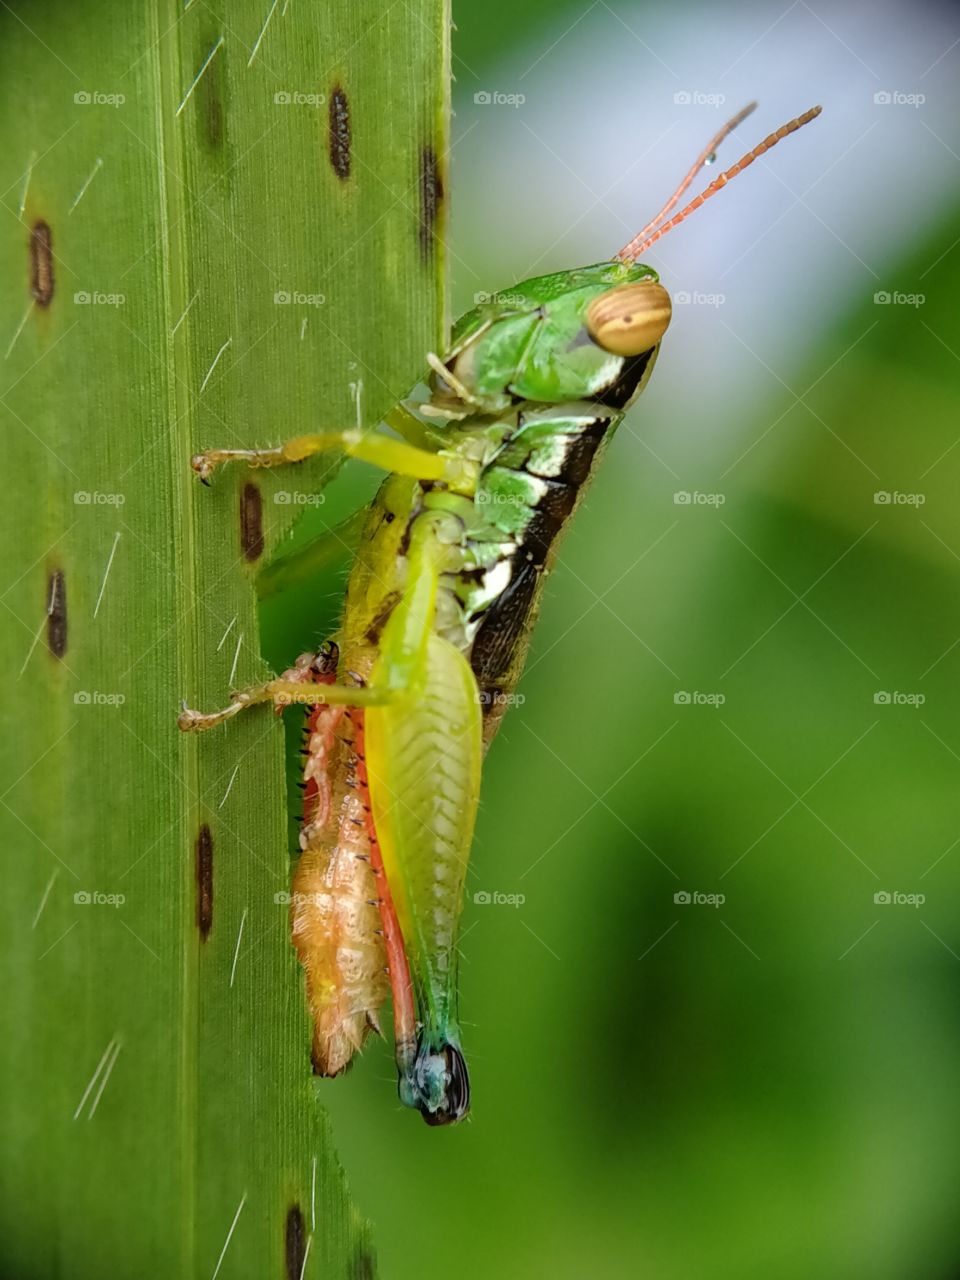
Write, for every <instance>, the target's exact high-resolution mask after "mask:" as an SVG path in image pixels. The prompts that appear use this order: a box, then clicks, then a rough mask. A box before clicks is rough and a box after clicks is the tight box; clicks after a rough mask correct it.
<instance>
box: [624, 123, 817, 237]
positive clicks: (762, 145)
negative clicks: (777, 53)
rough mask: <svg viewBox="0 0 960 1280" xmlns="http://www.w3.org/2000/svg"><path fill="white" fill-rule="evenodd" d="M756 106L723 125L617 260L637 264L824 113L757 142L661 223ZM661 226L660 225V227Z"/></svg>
mask: <svg viewBox="0 0 960 1280" xmlns="http://www.w3.org/2000/svg"><path fill="white" fill-rule="evenodd" d="M755 106H756V103H754V102H752V103H750V105H749V106H748V107H744V109H743V110H742V111H740V112H738V114H737V115H735V116H734V117H733V119H732V120H729V121H728V122H727V123H726V124H725V125H724V126H723V128H722V129H721V130H720V132H719V133H718V134H717V135H716V136H715V137H714V138H711V140H710V142H709V143H707V146H706V147H705V148H704V150H703V151H702V152H701V154H700V156H699V157H698V159H697V161H696V163H695V164H694V165H693V167H692V168H691V170H690V172H689V173H688V174H687V176H686V177H685V178H684V180H683V181H682V182H681V183H680V185H679V187H677V189H676V191H675V192H674V193H673V195H672V196H671V197H670V199H669V200H668V201H667V203H666V204H665V205H664V206H663V208H662V209H661V210H660V212H659V213H658V214H657V216H656V217H655V218H653V219H652V220H651V221H650V222H648V223H647V225H646V226H645V227H644V228H643V230H642V231H640V232H638V233H637V235H635V236H634V237H633V239H632V240H631V241H630V243H629V244H625V245H624V246H623V248H622V249H620V250H618V252H617V253H616V254H615V258H618V259H619V260H620V261H621V262H636V260H637V259H638V258H639V257H640V255H641V253H643V252H644V251H645V250H646V249H649V248H650V246H651V245H652V244H653V243H654V242H655V241H657V240H659V239H660V237H661V236H665V235H666V234H667V232H668V231H672V230H673V228H674V227H677V226H679V225H680V223H681V222H683V220H684V219H685V218H687V217H689V216H690V214H691V213H693V212H694V210H695V209H699V208H700V206H701V205H702V204H703V202H704V201H705V200H709V199H710V197H711V196H715V195H716V194H717V192H718V191H720V190H721V188H723V187H725V186H726V185H727V183H728V182H729V181H730V179H731V178H735V177H736V176H737V174H738V173H741V172H742V171H743V170H744V169H746V168H747V167H748V165H751V164H753V162H754V160H756V159H757V158H758V157H759V156H762V155H763V154H764V152H765V151H769V150H770V148H771V147H775V146H776V145H777V143H778V142H780V141H781V139H783V138H786V137H787V136H788V135H789V134H791V133H796V131H797V130H798V129H802V128H803V126H804V125H805V124H809V123H810V121H811V120H815V119H816V118H817V116H818V115H819V114H820V112H821V110H822V107H811V108H810V110H809V111H805V112H804V113H803V115H802V116H797V118H796V119H795V120H791V121H790V122H789V123H788V124H783V125H781V126H780V128H779V129H777V130H776V132H775V133H771V134H769V135H768V136H767V137H766V138H764V140H763V141H762V142H759V143H757V145H756V146H755V147H754V148H753V150H752V151H748V152H747V154H746V155H745V156H741V157H740V159H739V160H738V161H737V163H736V164H735V165H732V166H731V167H730V168H729V169H727V170H726V171H725V172H724V173H721V174H720V176H719V177H718V178H714V180H713V182H711V183H710V185H709V186H708V187H706V188H705V189H704V190H703V191H701V193H700V195H698V196H695V197H694V199H693V200H691V201H690V203H689V204H688V205H687V206H686V208H685V209H681V210H680V212H679V213H677V214H675V215H674V216H673V217H672V218H671V219H670V221H669V222H662V221H661V220H662V219H663V218H664V217H665V216H666V215H667V214H668V213H669V212H670V210H671V209H672V208H673V206H674V205H675V204H676V203H677V201H678V200H679V199H680V197H681V196H682V195H683V193H684V191H686V189H687V187H689V186H690V183H691V182H692V181H693V180H694V178H695V177H696V176H697V174H698V173H699V172H700V170H701V169H702V168H703V166H704V165H705V164H706V162H707V158H708V156H710V155H711V154H712V152H713V151H714V149H715V148H716V147H717V146H719V144H720V143H721V142H722V141H723V139H724V138H725V137H726V136H727V134H728V133H730V132H731V131H732V130H733V129H735V128H736V127H737V125H738V124H739V123H740V122H741V120H743V119H744V118H745V117H746V116H748V115H749V114H750V112H751V111H752V110H753V109H754V107H755ZM658 223H660V224H661V225H659V226H658V225H657V224H658Z"/></svg>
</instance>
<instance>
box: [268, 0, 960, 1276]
mask: <svg viewBox="0 0 960 1280" xmlns="http://www.w3.org/2000/svg"><path fill="white" fill-rule="evenodd" d="M455 19H456V21H457V26H458V29H457V31H456V32H455V38H454V71H455V74H456V77H457V83H456V85H455V107H456V112H457V117H456V121H455V133H454V139H455V143H454V150H453V156H452V194H453V228H452V247H451V261H452V267H453V303H454V311H455V312H459V311H462V310H464V309H466V308H467V307H469V306H470V305H472V301H473V295H474V293H475V292H477V291H478V290H492V289H496V288H501V287H504V286H507V285H509V284H510V283H511V282H512V281H514V280H515V279H518V278H522V277H524V276H527V275H531V274H537V273H539V272H543V271H546V270H552V269H557V268H561V267H568V266H573V265H577V264H580V263H584V262H590V261H596V260H598V259H601V258H604V257H606V256H609V254H610V253H612V252H613V251H614V250H615V249H616V248H617V247H618V246H619V245H620V244H622V243H623V242H625V241H626V240H627V239H628V238H629V237H630V235H631V234H632V233H633V232H634V231H635V230H637V229H638V228H639V226H640V225H642V223H643V222H645V221H646V220H647V218H648V217H649V216H650V215H651V214H652V212H653V211H654V210H655V209H656V208H658V207H659V205H660V203H661V202H662V200H663V199H664V198H665V196H666V194H667V193H668V192H669V191H670V190H672V188H673V185H674V184H675V182H676V181H677V180H678V179H679V177H680V176H681V174H682V173H683V172H684V171H685V170H686V168H687V166H688V165H689V163H690V162H691V161H692V159H693V157H694V156H695V155H696V154H697V152H698V151H699V149H700V147H701V146H702V144H703V142H704V141H705V140H706V139H707V138H708V137H709V136H710V134H711V133H712V132H713V131H714V130H715V129H716V128H717V126H718V124H719V123H720V121H721V120H722V119H723V118H725V116H726V115H729V114H732V112H733V111H734V110H736V109H737V108H738V107H740V106H741V105H742V104H743V103H744V102H746V101H749V100H751V99H752V98H754V97H756V98H759V99H760V104H761V105H760V108H759V110H758V111H757V113H756V115H755V116H754V117H753V118H752V119H751V120H750V121H748V122H747V123H746V124H745V125H744V126H742V128H741V129H740V131H738V133H737V135H736V136H735V138H734V139H732V140H731V141H730V142H728V143H727V144H726V146H725V148H724V152H723V155H722V157H721V159H722V160H726V161H727V162H728V163H732V161H733V160H734V159H736V156H737V155H738V154H740V152H741V151H742V150H745V149H746V148H747V146H749V145H752V144H753V143H754V142H755V141H756V140H758V139H759V138H760V137H761V136H763V135H764V134H766V133H767V132H769V131H771V130H772V129H774V128H775V127H776V126H777V125H779V124H780V123H782V121H784V120H786V119H788V118H790V117H791V116H793V115H796V114H798V113H799V112H800V111H802V110H803V109H804V108H806V107H807V106H810V105H812V104H813V103H815V102H820V103H822V104H823V107H824V114H823V117H822V118H821V119H820V120H819V121H817V122H816V123H815V124H813V125H811V126H810V127H809V128H808V129H807V130H805V131H804V132H803V133H801V134H800V135H799V136H797V137H795V138H793V139H791V140H789V141H788V142H787V143H785V144H784V145H783V146H782V147H780V148H778V150H777V151H776V152H775V153H773V155H772V156H770V157H767V158H765V159H764V160H762V161H760V162H758V163H757V164H755V165H754V166H753V168H752V169H751V170H750V171H749V173H748V174H746V175H745V176H743V177H742V178H740V179H738V181H737V182H736V183H735V184H734V185H733V186H732V187H730V188H729V189H728V190H727V191H725V192H724V193H722V194H721V195H720V196H719V197H718V198H717V199H716V200H715V201H712V202H711V203H710V204H709V205H707V206H706V207H705V208H704V209H703V210H702V211H701V212H700V213H698V214H697V216H696V217H695V218H694V219H693V220H692V221H691V222H690V223H689V224H688V225H687V226H685V227H684V228H683V229H681V230H678V231H677V232H675V233H674V234H672V235H671V236H670V237H668V238H667V239H666V240H664V241H663V242H661V243H660V244H658V245H657V246H656V247H655V250H654V251H653V252H651V253H650V254H649V255H648V258H647V260H648V261H650V262H651V263H652V264H653V265H655V266H656V267H657V268H658V270H660V271H661V273H662V278H663V280H664V283H665V284H666V285H667V287H668V288H669V289H670V290H671V292H672V293H673V294H674V297H675V299H676V300H677V305H676V306H675V311H674V321H673V325H672V328H671V331H670V332H669V333H668V335H667V338H666V340H665V342H664V347H663V352H662V355H661V359H660V363H659V366H658V369H657V371H656V374H655V376H654V378H653V380H652V383H651V385H650V387H649V389H648V390H647V391H646V393H645V394H644V396H643V397H642V398H641V401H640V402H639V403H638V404H637V405H636V406H635V407H634V408H633V409H632V410H631V412H630V414H629V416H628V419H627V421H626V423H625V425H624V427H623V428H622V429H621V433H620V435H619V437H618V439H617V440H616V442H615V445H614V447H613V449H612V451H611V453H610V454H609V455H608V461H607V464H606V466H605V469H604V470H603V472H602V473H601V474H600V475H599V477H598V479H597V481H596V484H595V486H594V488H593V490H592V491H591V494H590V496H589V499H588V501H587V503H586V505H585V506H584V508H583V509H582V510H581V511H580V513H579V514H578V517H577V520H576V522H575V525H574V528H573V530H572V531H571V533H570V535H569V538H568V540H567V541H566V542H565V544H564V546H563V548H562V550H561V557H560V562H559V564H558V566H557V569H556V573H555V574H554V576H553V577H552V578H551V581H550V586H549V590H548V595H547V601H546V607H545V609H544V616H543V618H542V621H541V624H540V626H539V629H538V631H537V634H536V638H535V640H534V645H533V652H532V657H531V661H530V665H529V668H528V671H527V674H526V676H525V678H524V680H523V683H522V685H521V691H522V693H523V694H524V695H525V699H526V701H525V702H524V704H523V705H522V706H521V707H519V708H517V709H515V710H514V711H512V712H511V714H510V716H509V718H508V720H507V722H506V725H505V727H504V729H503V731H502V733H501V736H500V738H499V740H498V741H497V743H496V744H495V746H494V748H493V750H492V752H491V754H490V757H489V760H488V764H487V768H486V777H485V785H484V794H483V801H482V807H481V812H480V821H479V829H478V834H477V841H476V846H475V854H474V864H473V870H472V873H471V881H470V897H471V900H470V901H468V903H467V906H466V913H465V923H464V936H463V970H462V1010H463V1017H464V1021H465V1024H466V1028H465V1034H466V1049H467V1054H468V1058H469V1061H470V1063H471V1071H472V1078H473V1087H474V1106H473V1114H472V1119H471V1121H470V1122H469V1123H468V1124H466V1125H464V1126H462V1127H460V1128H459V1129H457V1130H452V1131H434V1130H429V1129H427V1128H426V1127H425V1126H424V1125H422V1124H420V1123H419V1122H418V1121H417V1120H416V1118H415V1117H413V1116H411V1115H409V1114H408V1113H404V1112H402V1111H401V1109H400V1108H399V1106H398V1105H397V1104H396V1103H395V1101H394V1100H393V1098H394V1094H393V1077H394V1073H393V1067H392V1063H391V1060H390V1053H389V1049H388V1047H387V1046H386V1045H382V1044H378V1045H374V1046H372V1047H371V1048H370V1049H369V1050H368V1051H367V1052H366V1053H365V1055H364V1057H363V1060H362V1062H361V1064H360V1065H359V1067H358V1068H357V1069H356V1070H355V1071H354V1072H353V1073H352V1074H351V1075H350V1076H349V1077H348V1078H347V1079H345V1080H343V1081H340V1082H338V1083H335V1084H330V1083H324V1084H318V1086H317V1089H318V1094H319V1096H320V1097H321V1099H322V1101H323V1103H324V1104H325V1105H326V1106H327V1107H328V1108H329V1110H330V1113H331V1116H332V1119H333V1126H334V1133H335V1139H336V1143H337V1147H338V1150H339V1152H340V1156H341V1158H342V1160H343V1163H344V1165H345V1167H346V1169H347V1171H348V1176H349V1179H350V1182H351V1186H352V1190H353V1193H354V1195H355V1198H356V1200H357V1202H358V1204H359V1205H360V1206H361V1208H362V1210H363V1211H364V1212H365V1213H367V1214H369V1215H370V1217H371V1218H372V1219H373V1220H374V1221H375V1223H376V1224H377V1240H378V1250H379V1254H380V1260H381V1268H382V1273H383V1275H384V1276H389V1277H391V1280H404V1278H406V1277H414V1276H416V1277H420V1276H422V1275H424V1274H425V1273H429V1272H433V1271H435V1270H436V1269H437V1268H438V1267H439V1268H441V1269H443V1270H444V1271H447V1272H454V1273H456V1274H458V1275H462V1276H465V1277H474V1276H477V1277H490V1276H494V1275H495V1276H497V1277H498V1278H499V1280H513V1278H514V1277H516V1278H519V1277H529V1276H538V1277H539V1276H550V1277H555V1278H557V1280H566V1278H567V1277H570V1278H572V1277H580V1276H604V1277H620V1276H623V1277H627V1276H631V1277H633V1276H644V1277H651V1278H656V1280H681V1278H682V1280H689V1277H691V1276H702V1277H711V1278H716V1280H723V1278H725V1277H738V1278H739V1280H743V1278H744V1277H753V1276H758V1277H759V1276H764V1277H778V1278H784V1280H788V1278H792V1277H809V1276H811V1275H826V1276H830V1277H837V1278H841V1277H867V1276H869V1277H871V1278H872V1280H881V1278H886V1277H890V1278H893V1277H896V1278H898V1280H900V1278H902V1277H931V1278H933V1277H936V1278H946V1277H952V1276H957V1275H960V1227H958V1225H957V1218H956V1204H955V1200H956V1196H955V1187H956V1184H957V1176H958V1173H960V1168H958V1165H960V1161H958V1158H957V1155H956V1152H957V1147H958V1142H957V1132H958V1121H960V1103H958V1092H960V1091H958V1084H957V1082H958V1066H960V1053H958V1051H960V999H958V992H960V920H958V912H957V905H956V904H957V890H958V865H960V826H958V823H960V725H958V717H957V709H958V705H960V702H958V697H957V690H956V685H957V679H958V674H960V593H958V590H957V583H958V569H960V510H958V504H957V502H956V494H957V492H958V489H960V448H957V447H956V446H957V444H958V437H960V354H958V353H960V332H958V327H957V323H956V314H957V306H956V298H957V296H958V289H960V248H958V244H960V241H958V236H960V229H958V214H960V156H958V154H957V153H958V151H960V136H958V131H957V127H956V120H957V116H958V106H960V102H958V99H960V85H958V77H957V67H958V60H960V44H958V43H957V42H958V39H960V15H958V11H957V8H956V7H955V6H952V5H951V6H948V5H939V6H938V5H932V4H920V5H909V6H908V5H907V4H906V3H891V2H889V0H887V2H885V3H881V4H879V5H869V6H868V5H866V4H863V3H842V4H838V5H832V6H829V7H828V8H827V7H824V8H822V9H821V8H820V7H818V6H811V5H808V4H806V3H804V0H798V2H797V3H794V4H792V5H789V6H788V7H785V8H784V7H782V6H781V5H780V4H777V3H771V2H768V0H761V2H758V3H743V4H738V5H737V6H735V7H731V6H723V7H720V6H708V5H695V4H673V5H663V4H659V5H645V4H640V3H624V2H621V3H611V4H607V3H606V2H605V0H597V2H596V3H593V4H588V3H586V2H585V0H576V2H575V3H559V2H558V0H552V2H551V3H549V4H547V3H544V2H542V0H531V2H529V3H527V4H525V5H524V6H523V7H522V8H521V7H520V6H516V5H508V4H506V3H504V2H503V0H493V2H492V3H485V4H483V5H480V4H478V3H472V4H459V5H455ZM477 94H480V95H483V94H490V95H495V94H503V95H513V96H514V98H516V97H517V96H518V95H522V97H523V98H524V101H523V102H522V103H520V104H519V105H515V106H511V105H506V104H504V103H501V104H498V103H497V101H496V100H494V101H490V102H484V101H483V99H482V97H481V99H480V100H479V101H477V100H475V95H477ZM741 144H742V145H741ZM715 172H716V170H714V173H715ZM708 176H709V171H708ZM682 295H685V296H686V297H687V299H688V301H687V302H686V303H684V302H683V301H682V300H681V296H682ZM885 299H887V300H885ZM375 484H376V478H375V477H374V476H373V475H372V473H370V472H368V471H365V470H364V469H363V468H362V467H358V466H351V467H350V468H348V469H347V471H346V472H345V473H344V474H343V476H342V477H341V479H340V480H339V481H338V483H337V486H336V487H335V489H334V490H333V491H331V494H330V501H329V503H328V506H327V508H326V509H325V511H324V513H323V514H324V517H325V518H330V519H332V518H334V517H335V515H336V514H338V512H339V511H346V510H348V509H349V508H350V507H351V506H352V505H355V504H356V502H358V501H360V500H362V499H363V498H364V497H365V496H367V495H369V494H370V493H371V492H372V491H373V488H374V487H375ZM684 494H687V495H691V496H690V500H689V501H684V500H683V499H682V497H681V498H678V495H684ZM877 495H886V498H887V500H884V497H883V496H881V497H880V498H878V497H877ZM341 589H342V574H341V575H340V576H338V575H336V574H334V575H332V576H331V579H330V581H329V583H328V584H326V586H325V587H324V589H323V590H322V591H321V592H320V593H319V596H318V592H317V591H316V590H314V591H313V592H311V593H309V594H307V595H301V596H299V597H293V598H292V599H291V600H288V601H287V602H285V603H284V604H282V605H279V606H275V607H274V606H272V607H271V608H269V609H268V610H266V611H265V649H266V653H267V656H268V657H269V658H270V659H271V660H272V661H274V662H275V663H276V664H277V665H280V664H285V663H286V662H287V661H288V660H289V658H290V656H291V655H292V654H294V653H296V652H298V651H299V649H300V648H302V647H304V645H305V644H309V643H310V642H311V641H312V640H313V639H315V638H316V637H317V636H318V635H322V634H324V633H325V631H326V630H327V629H328V628H329V627H330V626H331V624H332V621H333V619H334V618H335V616H336V603H337V599H338V596H339V592H340V591H341ZM477 893H479V894H481V895H482V894H486V893H490V894H492V893H501V894H522V895H523V898H524V900H523V902H522V905H520V906H509V905H496V904H494V903H487V904H485V903H484V902H483V900H482V898H481V900H480V901H479V902H475V901H473V900H472V898H473V895H474V894H477ZM678 895H680V898H679V899H678ZM683 895H689V897H690V899H691V900H690V901H684V900H683ZM710 895H713V897H712V899H710V900H709V901H704V900H702V899H703V898H704V897H709V896H710ZM718 895H720V896H722V901H720V900H719V899H718ZM878 895H879V896H878ZM698 899H699V900H698ZM921 899H922V900H921Z"/></svg>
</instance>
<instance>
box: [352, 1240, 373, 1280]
mask: <svg viewBox="0 0 960 1280" xmlns="http://www.w3.org/2000/svg"><path fill="white" fill-rule="evenodd" d="M350 1280H377V1259H376V1255H375V1254H374V1253H373V1251H372V1250H371V1249H369V1248H368V1247H366V1246H365V1245H361V1247H360V1248H359V1249H358V1250H357V1252H356V1253H355V1254H354V1255H353V1259H352V1261H351V1263H350Z"/></svg>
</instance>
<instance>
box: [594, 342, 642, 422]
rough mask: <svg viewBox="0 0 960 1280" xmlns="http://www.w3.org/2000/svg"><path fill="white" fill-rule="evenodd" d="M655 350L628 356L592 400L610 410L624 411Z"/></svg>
mask: <svg viewBox="0 0 960 1280" xmlns="http://www.w3.org/2000/svg"><path fill="white" fill-rule="evenodd" d="M656 350H657V348H656V347H651V348H650V350H649V351H641V353H640V354H639V355H638V356H628V357H627V358H626V359H625V360H624V362H623V364H622V366H621V368H620V372H619V373H618V374H617V376H616V377H615V378H614V380H613V381H612V382H610V383H608V384H607V386H606V387H604V388H603V389H602V390H601V391H597V392H596V393H595V394H594V396H593V397H592V398H593V399H594V400H596V401H598V402H599V403H600V404H607V405H609V406H610V408H611V409H625V408H626V407H627V405H628V404H629V403H630V401H631V400H632V399H633V397H634V396H635V395H636V394H637V392H638V390H639V389H640V383H641V382H642V381H643V375H644V374H645V373H646V371H647V366H648V365H649V363H650V361H651V359H652V358H653V356H654V353H655V352H656Z"/></svg>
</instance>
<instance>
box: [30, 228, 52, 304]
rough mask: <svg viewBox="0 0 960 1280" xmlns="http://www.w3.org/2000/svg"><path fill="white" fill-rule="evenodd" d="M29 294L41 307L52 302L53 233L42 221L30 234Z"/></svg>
mask: <svg viewBox="0 0 960 1280" xmlns="http://www.w3.org/2000/svg"><path fill="white" fill-rule="evenodd" d="M30 292H31V293H32V294H33V296H34V298H35V299H36V300H37V302H38V304H39V305H40V306H41V307H49V305H50V303H51V302H52V300H53V232H52V231H51V230H50V227H49V226H48V225H47V223H46V222H43V221H42V220H41V221H39V222H35V223H34V224H33V228H32V230H31V232H30Z"/></svg>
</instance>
